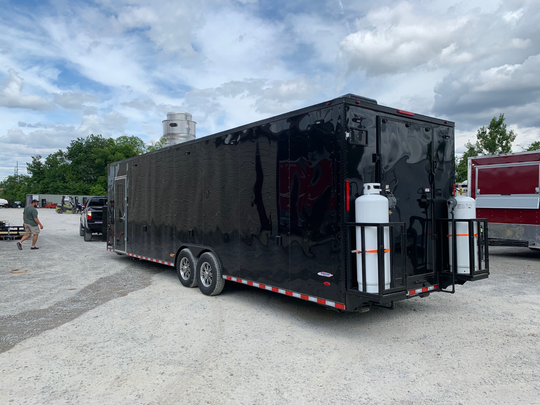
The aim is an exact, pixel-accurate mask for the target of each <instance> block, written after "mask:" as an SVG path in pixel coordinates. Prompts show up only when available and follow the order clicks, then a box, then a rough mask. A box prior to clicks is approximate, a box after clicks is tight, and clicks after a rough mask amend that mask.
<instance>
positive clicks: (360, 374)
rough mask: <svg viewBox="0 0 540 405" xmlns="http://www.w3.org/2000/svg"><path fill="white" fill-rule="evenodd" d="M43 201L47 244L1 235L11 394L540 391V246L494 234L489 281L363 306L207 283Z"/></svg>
mask: <svg viewBox="0 0 540 405" xmlns="http://www.w3.org/2000/svg"><path fill="white" fill-rule="evenodd" d="M39 213H40V219H41V221H42V222H43V224H44V226H45V229H44V230H43V231H42V234H41V235H40V237H39V241H38V246H40V247H41V249H40V250H37V251H30V249H29V246H30V244H29V243H27V242H25V244H24V250H23V251H19V250H18V249H17V247H16V245H15V242H9V241H0V403H2V404H11V403H13V404H101V405H103V404H308V403H309V404H313V403H315V404H351V403H355V404H540V311H539V309H540V294H539V289H538V281H539V280H540V252H535V251H530V250H528V249H523V248H492V249H491V251H490V253H491V256H490V260H491V273H492V274H491V277H490V278H489V279H488V280H482V281H479V282H476V283H467V284H465V285H464V286H457V293H456V294H454V295H452V294H442V293H436V294H432V295H431V296H430V297H429V298H425V299H421V298H415V299H411V300H407V301H402V302H399V303H396V306H395V309H394V310H392V311H389V310H386V309H382V308H374V309H372V310H371V311H370V312H368V313H365V314H349V313H337V312H333V311H329V310H327V309H326V308H324V307H322V306H318V305H315V304H312V303H309V302H304V301H301V300H297V299H294V298H290V297H286V296H282V295H279V294H273V293H271V292H267V291H262V290H259V289H255V288H251V287H247V286H243V285H237V284H227V285H226V287H225V290H224V291H223V293H222V294H221V295H219V296H217V297H207V296H205V295H203V294H201V293H200V292H199V291H198V289H196V288H195V289H187V288H184V287H182V286H181V284H180V283H179V281H178V279H177V277H176V273H175V271H174V269H172V268H170V267H166V266H162V265H158V264H154V263H148V262H142V261H137V260H135V259H131V258H128V257H125V256H118V255H115V254H114V253H109V252H107V251H106V249H105V244H104V243H103V242H100V241H99V240H98V239H99V238H98V236H95V237H94V241H92V242H84V241H83V239H82V237H80V236H79V234H78V224H79V218H78V216H77V215H58V214H56V213H54V211H53V210H45V209H41V210H40V211H39ZM1 219H7V220H10V221H11V224H12V225H20V224H21V223H22V210H17V209H0V220H1ZM12 270H19V271H25V272H24V273H12Z"/></svg>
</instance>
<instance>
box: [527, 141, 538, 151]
mask: <svg viewBox="0 0 540 405" xmlns="http://www.w3.org/2000/svg"><path fill="white" fill-rule="evenodd" d="M533 150H540V141H534V142H533V143H531V144H530V145H529V146H527V149H525V151H527V152H532V151H533Z"/></svg>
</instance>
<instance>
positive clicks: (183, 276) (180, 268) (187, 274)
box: [176, 249, 197, 288]
mask: <svg viewBox="0 0 540 405" xmlns="http://www.w3.org/2000/svg"><path fill="white" fill-rule="evenodd" d="M196 268H197V260H196V259H195V256H193V253H191V250H189V249H183V250H182V251H181V252H180V254H179V255H178V259H177V260H176V273H177V274H178V279H179V280H180V282H181V283H182V285H183V286H184V287H188V288H191V287H197V277H195V270H196Z"/></svg>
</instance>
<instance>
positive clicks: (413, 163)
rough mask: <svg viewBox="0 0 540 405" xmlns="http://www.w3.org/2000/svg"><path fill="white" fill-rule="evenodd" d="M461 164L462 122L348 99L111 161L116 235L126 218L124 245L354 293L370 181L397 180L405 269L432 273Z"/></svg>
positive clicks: (299, 285) (243, 274)
mask: <svg viewBox="0 0 540 405" xmlns="http://www.w3.org/2000/svg"><path fill="white" fill-rule="evenodd" d="M357 103H362V104H361V105H358V104H357ZM351 134H352V135H351ZM453 170H454V169H453V124H448V125H445V124H444V123H442V121H440V120H435V119H428V118H427V117H403V116H400V115H399V114H398V113H396V111H395V110H391V109H389V108H387V107H382V106H378V105H377V104H376V103H373V102H371V101H369V100H365V99H359V100H356V101H355V100H354V99H353V98H351V97H349V96H346V97H344V98H341V99H336V100H333V101H332V102H329V103H328V104H320V105H318V106H313V107H309V108H305V109H303V110H299V111H295V112H291V113H289V114H284V115H282V116H279V117H275V118H271V119H268V120H265V121H261V122H258V123H254V124H251V125H246V126H245V127H241V128H237V129H234V130H231V131H228V132H223V133H220V134H216V135H212V136H208V137H205V138H202V139H197V140H194V141H190V142H186V143H184V144H180V145H175V146H173V147H170V148H165V149H162V150H160V151H157V152H153V153H149V154H145V155H141V156H138V157H135V158H131V159H128V160H126V161H122V162H118V163H115V164H112V165H110V167H109V199H110V200H111V199H112V200H113V201H114V198H117V199H121V198H122V196H121V193H120V191H119V189H118V187H123V185H122V184H124V183H123V181H124V182H125V187H126V190H127V200H126V201H125V203H126V204H125V212H126V213H127V214H126V217H125V220H124V223H122V224H121V223H120V222H119V221H120V220H121V219H122V217H123V214H122V212H120V211H121V210H119V209H116V210H115V209H113V208H110V210H109V221H110V225H109V231H108V240H109V241H110V243H113V242H111V241H116V246H117V247H121V243H122V242H121V233H122V230H123V229H124V224H125V223H126V222H125V221H127V232H126V233H125V234H126V235H127V239H126V251H127V252H130V253H133V254H137V255H141V256H147V257H151V258H153V259H158V260H163V261H167V262H174V260H175V257H176V255H177V254H178V252H179V250H180V249H182V248H183V247H186V246H189V247H190V248H192V249H193V252H194V253H195V254H200V253H201V252H203V251H204V250H205V249H210V250H212V251H214V252H215V253H216V254H217V255H218V257H219V259H220V260H221V262H222V264H223V272H224V274H226V275H231V276H235V277H240V278H242V279H246V280H251V281H255V282H259V283H263V284H268V285H272V286H276V287H281V288H286V289H290V290H293V291H296V292H300V293H305V294H308V295H311V296H317V297H321V298H326V299H329V300H333V301H337V302H345V301H346V294H347V289H348V288H351V289H352V288H354V286H353V285H349V286H347V285H345V282H346V279H347V274H346V273H345V271H346V269H347V263H348V261H349V260H350V252H347V251H346V245H347V238H348V232H347V231H346V227H345V224H344V223H345V222H347V221H351V222H353V221H354V199H355V198H356V197H358V196H359V195H360V194H361V192H362V186H363V184H364V183H365V182H381V183H382V184H383V186H385V185H389V187H390V189H391V191H392V192H393V193H394V194H395V196H396V197H397V200H398V204H397V207H396V209H395V210H394V211H393V213H392V215H391V218H390V220H391V221H394V222H405V223H406V233H407V235H406V240H407V246H406V251H407V253H406V266H407V272H408V274H409V275H411V276H414V275H416V276H418V277H417V278H419V277H423V276H422V275H425V277H426V280H428V279H429V277H432V276H430V275H429V274H430V272H432V271H433V270H434V267H435V263H436V259H437V258H436V257H435V256H436V255H437V254H438V253H437V252H436V251H435V246H436V244H435V243H434V242H433V238H434V237H436V235H434V231H433V229H434V227H433V223H434V220H435V219H436V218H439V217H445V216H446V209H445V202H446V199H447V198H448V197H449V196H450V191H451V184H452V180H453ZM122 176H125V180H121V179H122ZM346 180H347V181H348V182H349V184H350V187H349V189H348V190H349V193H350V195H349V204H350V207H349V211H347V209H346V206H347V204H346V195H347V190H346V188H345V184H346V183H345V181H346ZM115 186H116V187H115ZM397 237H398V238H399V235H397ZM119 250H120V249H119Z"/></svg>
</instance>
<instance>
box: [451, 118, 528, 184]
mask: <svg viewBox="0 0 540 405" xmlns="http://www.w3.org/2000/svg"><path fill="white" fill-rule="evenodd" d="M516 136H517V134H516V133H515V132H514V130H510V131H508V130H507V128H506V124H505V123H504V114H500V115H499V118H496V117H493V119H492V120H491V122H490V123H489V126H488V127H485V126H483V127H482V128H480V129H479V130H478V131H477V133H476V143H475V144H472V143H471V142H470V141H469V142H467V144H466V145H465V146H466V147H467V150H466V151H465V153H463V155H462V156H461V158H460V159H458V160H457V163H456V181H457V182H458V183H461V182H462V181H465V180H467V163H468V159H469V157H472V156H482V155H496V154H501V153H510V152H512V142H514V141H515V140H516Z"/></svg>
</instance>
